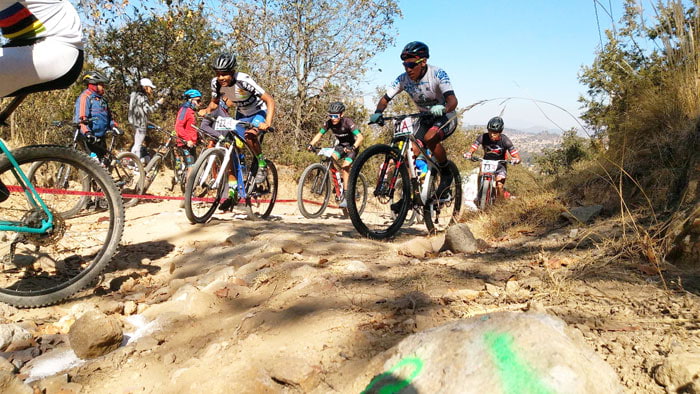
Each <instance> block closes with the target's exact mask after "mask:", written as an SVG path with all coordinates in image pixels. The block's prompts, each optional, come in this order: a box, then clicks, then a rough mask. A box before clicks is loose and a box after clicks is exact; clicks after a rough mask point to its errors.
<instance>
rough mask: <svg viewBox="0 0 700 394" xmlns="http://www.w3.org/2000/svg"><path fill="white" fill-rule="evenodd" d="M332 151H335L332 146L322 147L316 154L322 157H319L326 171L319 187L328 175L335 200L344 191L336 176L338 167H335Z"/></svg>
mask: <svg viewBox="0 0 700 394" xmlns="http://www.w3.org/2000/svg"><path fill="white" fill-rule="evenodd" d="M333 152H335V149H333V148H322V149H320V150H319V151H318V155H319V156H321V157H323V158H322V159H321V163H322V164H324V165H325V166H326V173H325V175H324V177H323V180H322V181H321V184H320V185H319V187H322V185H324V184H325V183H326V179H327V178H326V177H327V176H330V178H331V182H333V183H332V185H333V191H334V192H335V198H336V200H340V199H341V198H342V196H343V192H344V191H345V187H344V185H343V183H342V181H341V180H340V179H339V177H338V171H339V169H338V168H336V164H335V159H333V157H332V155H333Z"/></svg>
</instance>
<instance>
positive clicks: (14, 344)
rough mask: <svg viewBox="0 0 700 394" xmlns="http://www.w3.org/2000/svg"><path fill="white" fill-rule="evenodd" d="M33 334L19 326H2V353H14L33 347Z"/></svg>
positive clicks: (0, 336)
mask: <svg viewBox="0 0 700 394" xmlns="http://www.w3.org/2000/svg"><path fill="white" fill-rule="evenodd" d="M31 339H32V334H30V333H29V331H27V330H25V329H24V328H22V327H20V326H18V325H17V324H1V325H0V352H14V351H17V350H22V349H26V348H28V347H29V346H30V345H31Z"/></svg>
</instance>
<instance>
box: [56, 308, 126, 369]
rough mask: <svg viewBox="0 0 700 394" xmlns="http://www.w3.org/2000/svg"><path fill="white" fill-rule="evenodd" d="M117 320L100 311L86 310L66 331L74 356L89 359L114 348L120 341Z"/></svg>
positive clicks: (119, 329)
mask: <svg viewBox="0 0 700 394" xmlns="http://www.w3.org/2000/svg"><path fill="white" fill-rule="evenodd" d="M122 338H123V334H122V328H121V325H120V324H119V321H118V320H117V319H115V318H113V317H110V316H107V315H105V314H104V313H102V312H98V311H91V312H86V313H84V314H83V315H82V316H80V318H78V320H76V321H75V323H73V325H72V326H71V328H70V331H69V332H68V340H69V342H70V346H71V348H72V349H73V352H75V354H76V356H78V357H80V358H82V359H91V358H95V357H99V356H102V355H105V354H107V353H109V352H111V351H114V350H116V349H117V348H118V347H119V345H120V344H121V343H122Z"/></svg>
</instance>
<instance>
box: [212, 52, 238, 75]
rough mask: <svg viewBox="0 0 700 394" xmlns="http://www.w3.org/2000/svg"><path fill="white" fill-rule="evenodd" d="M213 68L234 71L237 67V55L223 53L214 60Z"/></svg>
mask: <svg viewBox="0 0 700 394" xmlns="http://www.w3.org/2000/svg"><path fill="white" fill-rule="evenodd" d="M211 68H213V69H214V71H224V72H233V71H234V69H235V68H236V56H234V55H233V54H230V53H222V54H221V55H219V57H217V58H216V60H214V63H212V65H211Z"/></svg>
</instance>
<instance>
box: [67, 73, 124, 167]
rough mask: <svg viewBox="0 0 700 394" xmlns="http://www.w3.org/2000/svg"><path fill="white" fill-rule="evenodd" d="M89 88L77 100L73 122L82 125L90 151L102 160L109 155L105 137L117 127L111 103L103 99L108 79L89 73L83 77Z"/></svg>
mask: <svg viewBox="0 0 700 394" xmlns="http://www.w3.org/2000/svg"><path fill="white" fill-rule="evenodd" d="M83 82H84V83H85V84H87V88H86V89H85V90H84V91H83V92H82V93H80V96H78V98H77V99H76V100H75V114H74V116H73V122H75V123H79V124H80V132H81V133H82V134H83V135H84V136H85V137H86V141H87V146H88V149H89V150H90V151H91V152H93V153H95V154H96V155H97V157H98V158H99V159H100V160H101V159H102V158H103V157H104V155H105V154H106V153H107V144H106V142H105V140H104V138H102V137H104V135H105V134H106V133H107V130H109V129H111V128H115V127H117V122H115V121H114V119H112V111H110V109H109V103H108V102H107V100H106V99H105V98H104V97H103V96H104V93H105V84H107V83H108V82H109V80H108V79H107V77H106V76H105V75H104V74H102V73H101V72H99V71H88V72H87V73H85V75H84V76H83Z"/></svg>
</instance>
